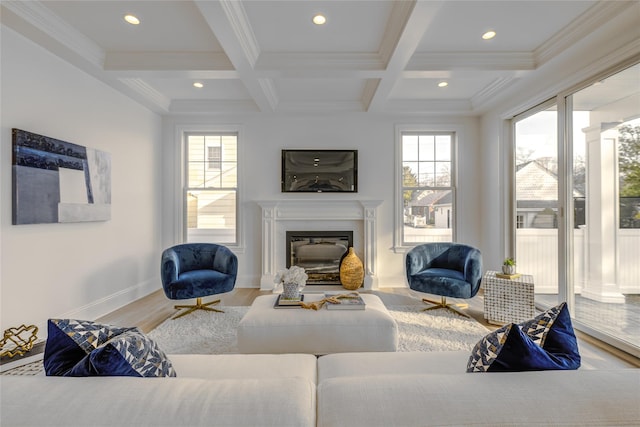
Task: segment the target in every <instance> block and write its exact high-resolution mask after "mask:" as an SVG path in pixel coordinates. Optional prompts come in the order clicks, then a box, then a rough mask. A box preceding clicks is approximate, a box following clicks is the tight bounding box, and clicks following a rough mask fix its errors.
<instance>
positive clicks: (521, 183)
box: [507, 64, 640, 356]
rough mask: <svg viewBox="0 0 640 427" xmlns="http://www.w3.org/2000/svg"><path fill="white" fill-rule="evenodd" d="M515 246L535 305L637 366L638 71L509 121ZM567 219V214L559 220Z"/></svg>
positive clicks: (639, 281)
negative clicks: (563, 306) (556, 312)
mask: <svg viewBox="0 0 640 427" xmlns="http://www.w3.org/2000/svg"><path fill="white" fill-rule="evenodd" d="M512 124H513V136H514V141H513V150H514V151H513V153H514V159H515V162H514V164H515V167H514V170H513V179H514V189H515V191H514V206H513V214H514V221H513V224H514V227H515V230H514V233H513V236H514V242H513V243H512V247H513V248H514V249H513V250H514V252H515V254H507V255H512V256H515V257H516V260H517V264H518V271H519V272H522V273H526V274H532V275H533V276H534V281H535V302H536V305H537V306H538V308H547V307H550V306H552V305H556V304H558V303H559V302H561V301H566V302H567V303H568V304H569V308H570V311H571V313H572V317H573V320H574V325H575V326H576V328H577V329H579V330H582V331H584V332H587V333H589V334H591V335H593V336H595V337H597V338H599V339H601V340H603V341H605V342H608V343H610V344H612V345H614V346H616V347H618V348H620V349H622V350H624V351H627V352H629V353H631V354H633V355H636V356H640V262H639V261H640V65H639V64H635V65H633V66H631V67H628V68H626V69H623V70H619V71H616V72H612V73H611V75H609V76H607V77H606V78H601V79H599V80H598V81H596V82H593V83H592V84H590V85H589V86H584V87H581V88H580V89H579V90H575V91H572V92H570V93H567V94H563V95H559V97H558V98H557V100H556V98H554V99H553V100H551V101H549V102H547V103H545V104H543V105H540V106H538V107H536V108H535V109H532V110H531V111H528V112H527V113H524V114H522V115H520V116H517V117H515V118H514V119H513V121H512ZM564 212H566V213H567V214H566V215H565V214H563V213H564Z"/></svg>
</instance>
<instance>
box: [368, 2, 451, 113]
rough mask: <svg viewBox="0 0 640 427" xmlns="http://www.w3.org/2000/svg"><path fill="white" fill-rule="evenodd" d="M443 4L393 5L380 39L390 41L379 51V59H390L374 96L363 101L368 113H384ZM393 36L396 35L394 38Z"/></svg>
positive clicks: (402, 3) (396, 3) (397, 3)
mask: <svg viewBox="0 0 640 427" xmlns="http://www.w3.org/2000/svg"><path fill="white" fill-rule="evenodd" d="M442 4H443V2H442V1H431V0H417V1H413V2H394V12H392V15H391V19H390V21H391V22H389V23H388V25H387V29H386V31H385V36H384V37H383V39H385V40H388V39H391V41H387V43H386V44H385V45H384V46H382V47H381V51H380V54H381V56H383V57H388V58H389V59H388V61H387V66H386V69H385V73H384V75H383V77H382V78H381V79H380V81H379V83H378V84H377V87H376V90H375V93H373V95H372V96H371V99H366V98H363V100H364V101H365V102H366V103H367V111H382V110H383V109H384V105H385V103H386V102H387V100H388V99H389V95H390V93H391V91H392V90H393V87H394V86H395V84H396V82H397V81H398V80H399V79H400V78H401V77H402V73H403V71H404V70H405V68H406V66H407V64H408V63H409V61H410V60H411V57H412V56H413V54H414V52H415V51H416V49H417V47H418V45H419V44H420V41H421V40H422V37H423V35H424V33H425V31H426V30H427V28H428V27H429V24H430V23H431V21H432V20H433V19H434V18H435V16H436V12H437V11H438V9H439V8H440V7H441V6H442ZM411 6H412V7H411ZM399 7H402V10H400V11H398V10H397V9H396V8H399ZM393 33H397V35H394V34H393ZM365 96H366V94H365Z"/></svg>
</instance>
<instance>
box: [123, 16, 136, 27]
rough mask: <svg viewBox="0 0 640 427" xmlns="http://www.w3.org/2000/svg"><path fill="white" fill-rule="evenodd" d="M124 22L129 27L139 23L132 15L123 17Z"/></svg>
mask: <svg viewBox="0 0 640 427" xmlns="http://www.w3.org/2000/svg"><path fill="white" fill-rule="evenodd" d="M124 20H125V21H127V22H128V23H129V24H131V25H138V24H139V23H140V20H139V19H138V18H137V17H136V16H134V15H125V16H124Z"/></svg>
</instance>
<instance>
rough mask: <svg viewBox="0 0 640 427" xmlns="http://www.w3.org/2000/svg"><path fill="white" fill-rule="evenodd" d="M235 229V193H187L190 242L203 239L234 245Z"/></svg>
mask: <svg viewBox="0 0 640 427" xmlns="http://www.w3.org/2000/svg"><path fill="white" fill-rule="evenodd" d="M235 229H236V193H235V191H189V192H187V231H188V235H189V241H190V242H197V241H200V239H205V241H213V242H217V243H234V242H235ZM203 230H206V232H203Z"/></svg>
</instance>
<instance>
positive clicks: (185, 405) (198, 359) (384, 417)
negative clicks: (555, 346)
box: [0, 351, 640, 427]
mask: <svg viewBox="0 0 640 427" xmlns="http://www.w3.org/2000/svg"><path fill="white" fill-rule="evenodd" d="M468 356H469V355H468V352H466V351H453V352H438V353H417V352H416V353H390V352H381V353H340V354H331V355H326V356H321V357H320V358H316V357H315V356H310V355H305V354H283V355H260V354H255V355H240V354H239V355H169V358H170V359H171V360H172V362H173V364H174V366H175V369H176V372H177V373H178V377H177V378H163V379H139V378H123V377H109V378H107V377H100V378H97V377H94V378H59V377H57V378H53V377H44V376H40V377H9V376H2V377H0V385H1V392H2V395H1V407H0V409H1V412H0V425H2V426H55V425H60V426H62V425H64V426H106V425H109V426H163V425H171V426H200V425H210V426H212V425H224V426H276V425H277V426H322V427H328V426H341V427H342V426H349V427H351V426H367V427H371V426H385V427H386V426H431V425H437V426H465V425H467V426H471V425H472V426H534V425H535V426H538V425H562V426H585V425H598V426H600V425H610V426H624V425H640V370H638V369H621V370H613V371H598V370H586V369H579V370H577V371H545V372H519V373H473V374H468V373H465V367H466V362H467V358H468Z"/></svg>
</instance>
